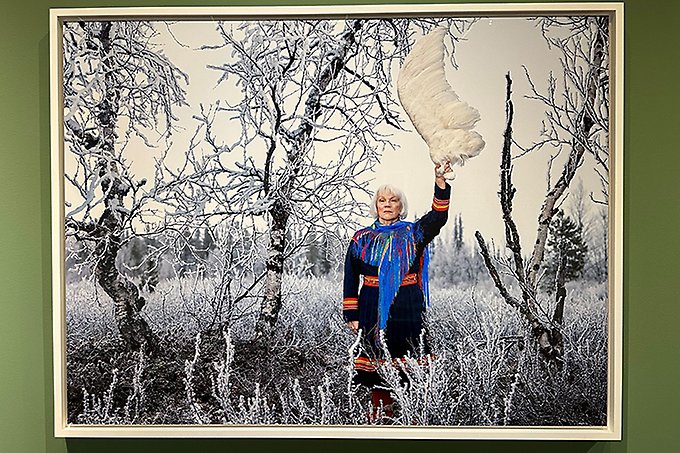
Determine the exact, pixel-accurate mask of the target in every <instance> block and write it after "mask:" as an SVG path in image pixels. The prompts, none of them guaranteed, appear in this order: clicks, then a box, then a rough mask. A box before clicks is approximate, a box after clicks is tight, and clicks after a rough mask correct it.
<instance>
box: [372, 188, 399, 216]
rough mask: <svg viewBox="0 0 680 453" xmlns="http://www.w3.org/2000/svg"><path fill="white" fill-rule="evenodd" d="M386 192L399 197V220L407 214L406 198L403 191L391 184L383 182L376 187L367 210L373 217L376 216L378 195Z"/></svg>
mask: <svg viewBox="0 0 680 453" xmlns="http://www.w3.org/2000/svg"><path fill="white" fill-rule="evenodd" d="M386 193H391V194H392V195H395V196H396V197H397V198H399V201H400V202H401V211H400V212H399V219H400V220H403V219H405V218H406V216H407V215H408V200H406V195H404V192H402V191H401V190H400V189H398V188H396V187H394V186H393V185H391V184H383V185H382V186H380V187H378V190H376V191H375V194H373V198H372V199H371V206H370V210H369V212H370V214H371V217H373V218H374V219H377V218H378V208H377V203H378V197H379V196H380V195H382V194H386Z"/></svg>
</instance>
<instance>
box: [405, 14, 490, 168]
mask: <svg viewBox="0 0 680 453" xmlns="http://www.w3.org/2000/svg"><path fill="white" fill-rule="evenodd" d="M446 32H447V29H446V28H443V27H440V28H436V29H435V30H433V31H431V32H430V33H428V34H427V35H426V36H424V37H423V38H421V39H420V40H418V41H417V42H416V43H415V45H414V46H413V49H411V52H410V53H409V54H408V56H407V57H406V59H405V60H404V64H403V65H402V67H401V70H400V71H399V76H398V80H397V94H398V95H399V100H400V102H401V105H402V107H403V108H404V110H405V111H406V114H407V115H408V116H409V118H411V122H412V123H413V125H414V126H415V128H416V130H417V131H418V133H419V134H420V135H421V136H422V137H423V139H424V140H425V143H427V145H428V147H429V148H430V157H431V158H432V162H434V163H435V164H437V165H439V164H445V163H447V162H449V163H450V164H451V166H453V165H455V164H458V165H463V164H464V163H465V161H466V160H467V159H469V158H471V157H475V156H477V155H478V154H479V153H480V152H481V151H482V148H484V144H485V143H484V140H483V139H482V136H481V135H479V134H478V133H477V132H475V131H473V130H472V128H473V127H474V126H475V124H476V123H477V122H478V121H479V120H480V116H479V112H478V111H477V109H475V108H474V107H471V106H469V105H468V104H467V103H465V102H463V101H461V100H460V98H459V97H458V95H457V94H456V93H455V91H453V88H452V87H451V85H449V83H448V81H447V80H446V74H445V69H444V55H445V51H446V49H445V46H444V37H445V36H446ZM446 176H447V178H449V179H453V175H452V174H447V175H446Z"/></svg>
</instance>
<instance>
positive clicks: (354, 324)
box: [347, 321, 359, 333]
mask: <svg viewBox="0 0 680 453" xmlns="http://www.w3.org/2000/svg"><path fill="white" fill-rule="evenodd" d="M347 327H349V330H351V331H352V332H354V333H357V332H358V331H359V321H349V322H348V323H347Z"/></svg>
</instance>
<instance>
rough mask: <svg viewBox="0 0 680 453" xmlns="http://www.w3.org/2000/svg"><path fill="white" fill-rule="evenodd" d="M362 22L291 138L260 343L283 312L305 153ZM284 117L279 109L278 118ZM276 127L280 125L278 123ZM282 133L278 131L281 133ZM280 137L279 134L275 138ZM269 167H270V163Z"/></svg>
mask: <svg viewBox="0 0 680 453" xmlns="http://www.w3.org/2000/svg"><path fill="white" fill-rule="evenodd" d="M361 26H362V21H360V20H355V21H350V22H348V24H347V26H346V27H345V30H344V31H343V33H342V34H341V36H340V39H339V40H338V41H339V45H338V47H337V48H336V49H334V50H333V52H331V53H329V55H328V63H327V64H326V65H324V66H322V67H320V68H319V71H318V72H317V76H316V83H315V85H314V86H313V87H312V88H311V89H310V90H309V94H308V96H307V99H306V101H305V114H304V116H303V119H302V122H301V124H300V125H299V126H298V127H297V128H296V129H295V130H294V131H293V132H291V134H290V135H289V137H290V139H291V143H290V146H288V147H287V148H286V157H287V171H286V176H284V179H283V180H282V181H281V182H280V185H279V189H278V193H277V194H276V199H275V201H274V203H273V205H272V208H271V209H270V211H269V244H268V248H269V250H268V256H267V263H266V270H267V271H266V279H265V294H264V300H263V302H262V306H261V308H260V313H259V317H258V320H257V323H256V325H255V337H256V339H258V340H261V339H262V338H264V337H266V336H268V335H269V333H270V332H271V330H272V329H273V327H274V325H275V324H276V321H277V319H278V317H279V312H280V311H281V305H282V300H281V297H282V296H281V282H282V280H283V265H284V261H285V246H286V232H287V226H288V219H289V218H290V215H291V209H292V208H291V206H290V199H291V196H292V194H293V191H294V187H295V183H296V182H297V178H298V176H299V174H300V170H301V167H302V165H303V162H304V155H305V152H306V151H307V150H308V148H309V146H310V141H311V138H312V134H313V131H314V122H315V121H316V120H317V119H318V118H319V116H320V115H321V114H322V112H323V106H322V104H321V97H322V96H323V94H324V93H325V91H326V89H328V87H329V85H331V83H332V82H333V80H335V79H336V78H337V76H338V74H339V73H340V71H341V70H342V68H343V67H344V66H345V62H346V59H347V55H348V51H349V50H350V48H351V47H352V46H353V45H354V44H355V43H356V37H355V34H356V32H357V31H358V30H359V29H360V28H361ZM279 116H280V111H278V106H277V118H278V117H279ZM275 126H276V127H278V126H280V122H279V121H277V122H276V125H275ZM277 132H278V131H277ZM277 135H279V134H278V133H277V134H275V136H277ZM275 149H276V147H275V146H274V145H273V144H272V145H271V146H270V149H269V153H268V156H267V162H270V161H271V154H273V152H274V150H275ZM266 167H269V163H267V165H266ZM265 170H266V173H267V174H266V175H265V179H266V188H267V189H269V184H270V182H269V174H268V171H269V168H265Z"/></svg>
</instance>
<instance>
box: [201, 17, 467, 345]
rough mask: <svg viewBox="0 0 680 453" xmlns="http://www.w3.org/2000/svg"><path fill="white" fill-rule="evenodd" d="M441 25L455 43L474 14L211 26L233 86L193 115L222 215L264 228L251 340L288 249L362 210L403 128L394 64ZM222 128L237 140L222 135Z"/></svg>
mask: <svg viewBox="0 0 680 453" xmlns="http://www.w3.org/2000/svg"><path fill="white" fill-rule="evenodd" d="M440 24H448V25H449V37H450V38H451V39H453V40H454V41H455V39H456V36H459V35H460V34H461V33H462V32H463V30H464V29H465V28H466V27H468V26H470V24H471V22H470V21H469V20H468V21H464V20H456V19H446V18H444V19H442V18H438V19H435V18H433V19H418V20H415V19H371V20H369V19H353V20H347V21H330V20H296V21H257V22H243V23H240V24H233V23H220V24H219V25H218V27H217V30H218V33H219V35H220V37H221V41H222V42H221V43H220V44H219V45H216V46H206V47H204V49H211V50H217V49H224V50H227V51H228V53H227V54H226V55H225V57H224V60H223V62H222V63H216V64H214V65H212V66H211V67H212V68H213V69H214V70H216V71H219V72H221V78H220V83H232V84H234V86H236V87H237V88H238V89H239V90H240V93H241V94H240V96H239V97H238V99H226V100H221V101H220V102H219V103H215V104H214V105H213V106H211V107H206V108H203V110H202V112H201V114H199V115H197V116H196V118H197V120H198V121H200V123H201V126H200V130H201V133H202V134H203V137H204V140H205V142H207V143H209V144H210V145H211V147H212V150H213V158H212V159H211V161H210V163H207V164H205V165H206V169H207V174H209V175H211V177H212V178H214V181H219V184H213V186H214V187H218V190H217V192H216V193H215V194H214V196H215V197H216V198H215V199H214V200H212V201H213V202H215V203H216V204H217V205H218V206H220V209H218V212H221V214H225V215H242V214H244V213H245V214H247V215H249V216H252V217H257V218H261V219H263V220H264V222H266V225H267V226H266V234H267V237H268V243H267V257H266V266H265V267H266V269H265V276H264V295H263V303H262V306H261V309H260V312H259V318H258V321H257V324H256V336H257V337H258V338H262V336H264V335H266V334H267V333H268V332H269V331H270V330H271V329H272V327H273V326H274V324H275V323H276V320H277V317H278V314H279V311H280V309H281V303H282V297H281V295H282V291H281V282H282V274H283V269H284V262H285V259H286V257H287V256H289V255H290V254H291V253H292V252H293V251H294V249H295V248H296V247H299V246H300V245H301V244H303V243H304V242H305V238H306V236H307V235H308V234H309V233H310V232H314V231H315V230H317V229H318V228H322V229H326V230H329V229H332V228H340V229H341V230H343V231H345V232H346V230H345V229H346V228H348V227H350V226H352V225H350V224H349V222H350V220H349V219H351V218H353V217H355V216H358V215H360V214H361V213H362V211H363V209H362V203H361V201H360V200H361V195H362V194H363V193H365V192H366V191H367V188H366V181H367V180H368V179H369V177H370V172H371V170H372V168H373V167H374V165H375V164H376V163H377V162H378V159H379V156H380V155H381V153H382V152H383V151H384V150H385V149H386V148H390V147H392V146H394V145H393V144H392V143H391V142H390V140H389V136H388V134H389V133H390V130H395V129H400V128H402V125H403V118H401V116H400V113H399V112H400V109H399V107H398V103H397V100H396V98H395V93H394V92H393V89H392V85H393V83H392V77H393V71H394V70H395V69H396V68H397V67H398V65H399V63H400V62H401V61H402V60H403V58H404V57H405V56H406V55H407V53H408V51H409V50H410V48H411V47H412V45H413V43H414V41H415V39H416V38H417V36H419V35H421V34H422V33H424V32H427V31H429V30H430V29H432V28H433V27H435V26H437V25H440ZM452 42H453V41H452ZM233 120H237V122H236V125H234V122H233ZM220 128H223V129H227V132H230V133H231V134H232V136H235V137H236V138H232V139H229V138H228V137H225V136H224V134H223V135H222V138H220V133H219V132H218V131H219V129H220ZM233 128H237V130H234V129H233ZM322 146H323V148H324V152H323V153H322V152H320V148H321V147H322ZM328 150H332V152H331V153H329V152H328ZM216 213H217V212H216ZM255 222H256V221H254V223H255ZM291 231H295V234H290V233H291ZM296 238H297V240H296ZM291 239H292V240H291Z"/></svg>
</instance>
